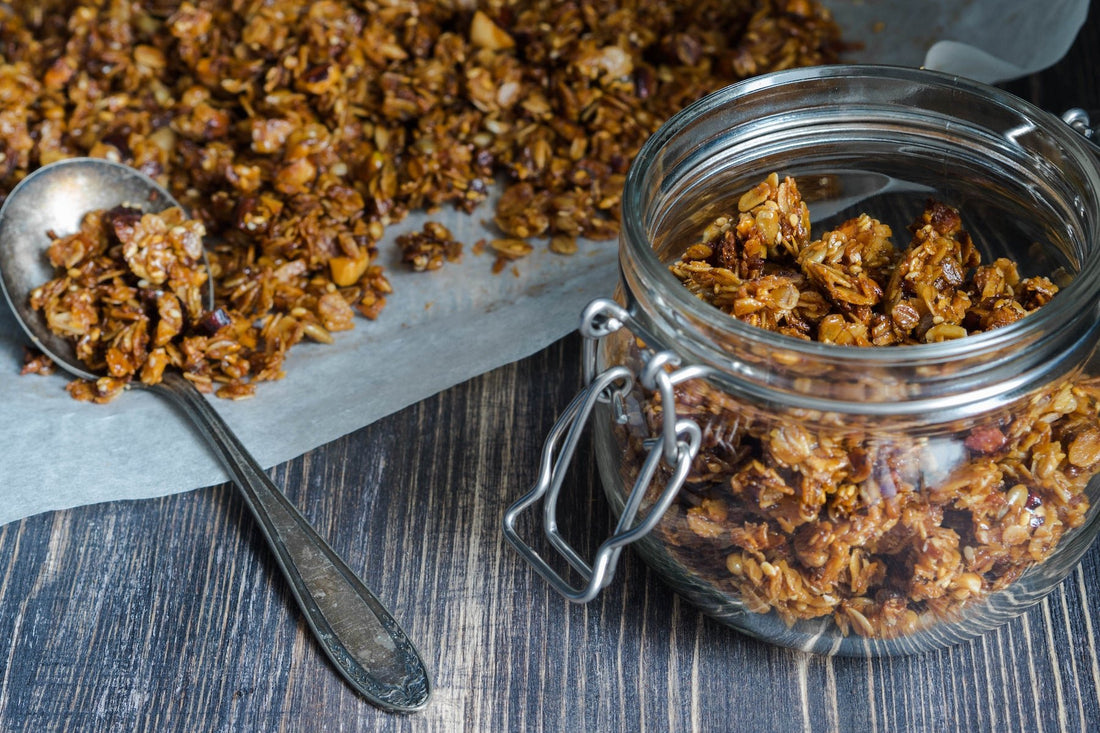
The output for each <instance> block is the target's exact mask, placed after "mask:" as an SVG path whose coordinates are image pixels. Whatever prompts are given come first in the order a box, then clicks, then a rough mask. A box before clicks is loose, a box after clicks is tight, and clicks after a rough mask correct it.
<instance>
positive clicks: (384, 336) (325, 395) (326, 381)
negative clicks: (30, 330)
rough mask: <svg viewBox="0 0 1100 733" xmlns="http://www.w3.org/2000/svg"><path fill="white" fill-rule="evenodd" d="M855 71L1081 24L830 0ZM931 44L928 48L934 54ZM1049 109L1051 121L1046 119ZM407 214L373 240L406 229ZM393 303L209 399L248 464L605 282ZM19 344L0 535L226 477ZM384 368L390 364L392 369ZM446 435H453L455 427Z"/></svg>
mask: <svg viewBox="0 0 1100 733" xmlns="http://www.w3.org/2000/svg"><path fill="white" fill-rule="evenodd" d="M826 4H827V5H829V6H830V8H832V9H833V11H834V13H835V15H836V17H837V20H838V21H839V22H841V23H842V25H843V27H844V28H845V31H846V33H847V36H848V37H849V38H851V39H858V40H862V41H863V42H864V44H865V47H864V48H863V50H862V51H860V52H858V53H856V54H853V59H852V60H855V61H875V62H881V63H892V64H902V65H910V66H912V65H922V64H923V65H927V66H929V67H930V68H936V69H940V70H943V71H949V72H952V73H957V74H960V75H963V76H971V77H973V78H978V79H981V80H983V81H1002V80H1005V79H1009V78H1012V77H1015V76H1020V75H1022V74H1026V73H1030V72H1031V71H1034V70H1038V69H1041V68H1044V67H1046V66H1048V65H1050V64H1052V63H1054V62H1055V61H1057V60H1058V59H1059V58H1061V56H1062V55H1063V54H1064V53H1065V51H1066V49H1067V48H1068V47H1069V46H1070V44H1071V43H1072V41H1073V39H1074V37H1075V36H1076V33H1077V30H1078V29H1079V28H1080V25H1081V23H1082V22H1083V21H1084V17H1085V14H1086V12H1087V9H1088V2H1087V0H1046V2H1043V3H1035V2H1032V1H1031V0H1019V1H1017V2H1008V1H1007V0H1006V1H1003V2H998V1H997V0H992V1H990V2H978V1H977V0H971V1H970V2H966V1H965V0H921V1H920V2H912V0H895V1H892V2H887V1H886V0H862V1H860V0H834V1H833V2H827V3H826ZM937 41H942V43H938V44H937ZM1056 111H1060V110H1056ZM490 211H491V210H490V209H489V208H483V209H482V210H480V211H478V212H476V213H475V214H474V216H472V217H465V216H461V215H458V214H454V213H451V212H447V213H441V214H436V215H435V216H434V217H432V218H434V219H436V220H440V221H444V222H445V223H447V224H448V226H450V227H451V229H452V231H453V232H454V233H455V235H456V237H457V238H458V239H460V241H463V242H466V243H467V245H469V244H472V243H473V242H475V241H477V240H478V239H480V238H482V237H492V236H493V235H492V234H491V233H489V232H486V231H485V229H484V227H483V226H482V224H481V219H482V218H484V217H486V216H488V215H489V212H490ZM427 218H428V217H427V216H426V215H424V214H419V215H413V216H411V217H410V218H409V219H407V220H406V221H405V222H403V223H402V224H401V225H400V226H395V227H391V228H390V230H389V231H388V233H387V241H392V238H393V237H396V236H397V235H398V234H400V233H401V232H403V231H407V230H409V229H411V228H419V227H420V226H421V225H422V223H423V221H425V220H426V219H427ZM386 245H387V242H383V243H382V244H381V246H380V251H381V252H382V256H383V262H384V263H386V264H388V265H389V267H388V273H389V277H390V279H391V282H392V283H393V285H394V288H395V291H396V292H395V294H394V295H393V296H392V297H391V298H390V300H389V304H388V305H387V307H386V309H385V311H384V312H383V314H382V316H381V318H379V320H377V321H374V322H368V321H365V320H360V321H359V322H358V324H357V327H356V329H355V330H354V331H352V332H349V333H344V334H339V335H338V340H337V342H336V344H335V345H331V346H312V345H308V346H300V347H298V348H296V349H295V350H293V351H292V352H291V356H290V359H289V362H288V364H287V377H286V378H285V379H283V380H281V381H279V382H273V383H264V384H262V385H260V386H259V388H258V390H257V396H256V397H255V398H253V399H251V400H246V401H241V402H228V401H225V400H214V401H213V402H214V405H215V407H216V409H217V410H218V411H219V413H220V414H221V415H222V416H223V417H224V418H225V420H226V422H228V423H229V425H230V426H231V427H232V428H233V429H234V430H235V431H236V432H237V434H238V436H239V437H240V439H241V440H242V442H243V443H244V444H245V445H246V446H248V448H249V450H250V451H251V452H252V453H253V455H254V456H255V457H256V459H257V460H258V461H259V462H260V463H261V464H262V465H264V466H272V465H275V464H277V463H280V462H283V461H286V460H289V459H290V458H293V457H295V456H297V455H301V454H302V453H304V452H306V451H308V450H310V449H312V448H314V447H316V446H319V445H322V444H324V443H326V442H329V441H331V440H334V439H336V438H338V437H340V436H342V435H345V434H347V433H349V432H351V431H354V430H356V429H358V428H360V427H363V426H365V425H368V424H370V423H371V422H373V421H375V420H377V419H379V418H381V417H383V416H385V415H388V414H390V413H392V412H395V411H397V410H400V409H401V408H403V407H406V406H407V405H410V404H413V403H415V402H417V401H419V400H421V399H424V398H425V397H428V396H430V395H432V394H434V393H436V392H438V391H440V390H443V389H446V388H447V387H450V386H452V385H455V384H457V383H459V382H462V381H464V380H466V379H469V378H471V377H473V376H476V375H478V374H481V373H483V372H486V371H489V370H491V369H494V368H496V367H499V366H501V365H503V364H507V363H509V362H511V361H515V360H517V359H520V358H523V357H525V356H527V355H529V354H532V353H534V352H535V351H538V350H539V349H541V348H543V347H545V346H547V345H549V344H550V343H552V342H553V341H555V340H557V339H559V338H561V337H562V336H564V335H565V334H567V333H568V332H569V331H571V330H573V329H574V328H575V327H576V324H577V319H578V317H579V315H580V312H581V309H582V308H583V307H584V305H585V304H586V303H587V302H588V301H589V300H591V299H592V298H595V297H598V296H604V295H609V294H610V293H611V292H612V289H613V288H614V286H615V282H616V277H617V271H616V267H615V259H616V245H615V243H614V242H582V243H581V250H580V252H579V253H578V254H577V255H574V256H573V257H560V256H557V255H553V254H551V253H549V252H547V251H546V250H545V248H544V247H536V252H535V254H533V255H532V256H531V257H529V258H527V259H524V260H522V261H521V262H519V263H518V265H517V267H516V269H515V272H516V273H518V274H513V271H512V269H511V268H508V269H505V271H504V272H502V273H501V274H499V275H493V274H491V273H490V265H491V262H492V256H491V255H489V254H485V255H482V256H480V257H478V256H475V255H473V254H472V253H471V252H470V251H469V246H467V251H466V254H465V256H464V258H463V261H462V262H461V263H460V264H458V265H455V264H447V265H446V266H444V267H443V269H442V270H440V271H437V272H433V273H427V274H413V273H408V272H406V271H404V270H403V269H402V268H401V267H400V266H398V265H397V264H396V263H394V262H392V261H390V262H387V260H386V258H391V259H392V258H393V257H394V256H395V254H394V249H395V248H393V247H390V246H386ZM23 343H24V337H23V334H22V331H21V330H20V329H19V327H18V325H17V324H16V322H15V320H14V318H13V316H12V315H11V314H10V313H9V312H8V311H7V309H6V308H3V307H0V524H3V523H7V522H10V521H13V520H16V519H19V518H21V517H25V516H29V515H31V514H36V513H38V512H42V511H47V510H52V509H62V508H67V507H72V506H78V505H81V504H89V503H94V502H99V501H107V500H114V499H136V498H147V497H153V496H161V495H164V494H169V493H173V492H179V491H186V490H189V489H194V488H198V487H202V486H208V485H211V484H215V483H220V482H222V481H225V480H226V478H227V477H226V473H225V472H224V470H223V469H222V468H221V466H220V465H219V464H218V463H217V460H216V458H215V456H214V455H213V453H212V452H211V451H210V450H209V449H208V448H207V447H206V445H205V444H204V443H203V441H202V440H201V438H200V437H199V435H198V434H197V433H196V432H195V431H194V429H193V428H192V427H191V426H190V424H189V423H188V422H187V421H186V420H185V419H184V418H183V417H182V416H181V415H180V414H179V413H178V412H177V411H176V410H175V409H174V408H173V407H172V406H171V405H169V404H168V403H167V402H164V401H162V400H160V399H159V398H157V397H156V396H154V395H152V394H150V393H147V392H142V391H140V390H134V391H131V392H128V393H126V394H124V395H122V396H121V397H120V398H118V399H117V400H115V401H114V402H113V403H111V404H109V405H105V406H100V405H86V404H82V403H77V402H75V401H74V400H72V399H71V398H70V397H69V396H68V393H67V392H65V390H64V385H65V383H66V382H67V378H66V377H65V376H63V375H61V374H58V375H55V376H52V377H38V376H28V377H20V376H19V369H20V365H21V363H22V353H23ZM395 365H399V367H400V368H394V367H395ZM460 427H461V426H456V429H460Z"/></svg>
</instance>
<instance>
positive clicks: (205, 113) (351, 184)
mask: <svg viewBox="0 0 1100 733" xmlns="http://www.w3.org/2000/svg"><path fill="white" fill-rule="evenodd" d="M841 50H842V46H841V42H840V37H839V32H838V28H837V26H836V24H835V23H834V22H833V20H832V19H831V17H830V16H829V14H828V13H827V11H825V10H824V9H823V8H822V6H820V5H819V4H818V3H817V2H815V1H814V0H702V2H686V1H684V0H640V1H639V0H632V1H631V2H622V0H593V1H590V2H581V3H561V2H555V1H553V0H491V1H490V0H484V1H483V2H451V1H447V0H444V1H441V2H435V1H432V2H427V1H424V0H394V1H389V0H387V1H386V2H378V1H375V0H321V1H319V2H312V1H307V0H263V1H262V2H261V1H259V0H221V1H215V0H187V1H185V2H171V1H162V0H156V1H153V2H146V3H137V2H127V1H126V0H79V1H76V0H34V1H33V2H31V1H30V0H17V1H15V2H9V3H0V200H2V199H3V197H4V195H5V194H6V193H7V192H8V191H10V190H11V188H12V187H13V186H14V185H15V184H16V183H18V181H19V180H21V179H22V178H23V177H24V176H25V175H26V174H27V173H28V172H30V171H32V170H33V169H35V168H37V167H38V166H41V165H44V164H47V163H49V162H51V161H54V160H57V159H60V158H65V157H71V156H77V155H91V156H97V157H105V158H110V159H113V160H117V161H120V162H123V163H126V164H129V165H132V166H134V167H135V168H138V169H139V170H141V171H143V172H144V173H146V174H148V175H150V176H152V177H153V178H156V179H158V180H159V181H160V182H161V183H163V184H165V185H166V187H167V188H168V189H169V190H170V191H171V192H172V193H173V195H174V196H175V197H176V198H177V200H179V201H180V202H181V204H182V205H183V206H184V207H185V209H186V210H187V211H189V212H190V213H191V215H192V216H194V217H195V218H196V219H198V220H199V221H200V222H201V223H202V225H203V226H204V227H205V229H206V231H207V233H208V251H209V255H210V259H211V266H212V277H213V279H214V282H215V286H216V298H217V303H218V305H219V306H220V307H222V308H224V309H225V310H226V311H227V312H232V313H233V314H234V315H235V316H237V315H239V316H240V317H241V318H243V319H245V320H247V321H249V322H255V323H256V324H257V325H258V326H259V327H260V328H261V330H262V329H264V328H270V329H275V330H278V329H279V328H280V326H279V325H278V322H279V321H280V320H281V319H283V318H293V319H294V320H297V321H300V320H302V318H303V317H304V318H306V319H307V320H308V321H309V322H310V323H313V324H314V325H315V326H316V327H317V328H322V326H320V325H317V324H321V323H324V322H325V320H326V319H325V317H324V314H323V313H321V312H320V311H319V310H318V308H319V306H320V303H321V302H322V298H320V297H319V294H320V293H321V292H322V291H324V292H329V293H331V292H335V293H338V295H339V297H340V298H342V299H343V300H344V302H345V303H346V304H347V306H348V308H349V309H351V310H353V311H355V312H357V313H358V314H360V315H362V316H365V317H367V318H375V317H377V316H378V315H379V313H380V312H381V311H382V309H383V308H384V306H385V302H386V296H387V295H388V294H389V293H390V292H391V288H390V285H389V283H388V281H387V279H386V275H385V272H384V271H383V268H382V267H381V266H380V264H379V259H378V257H377V245H378V244H379V241H380V240H381V239H382V237H383V235H384V233H385V229H386V226H387V225H389V224H391V223H393V222H395V221H397V220H400V219H401V218H402V217H403V216H404V215H405V214H406V213H407V212H408V211H410V210H413V209H435V208H437V207H444V206H448V207H455V208H457V209H459V210H462V211H466V212H470V211H473V210H474V209H475V208H476V207H478V206H479V205H480V204H481V203H482V202H483V201H485V200H486V198H487V196H488V194H489V191H490V188H491V187H492V186H493V185H495V184H496V182H498V181H500V182H502V185H503V189H504V190H503V195H502V196H501V198H500V199H499V204H498V206H497V207H496V210H495V212H494V213H493V214H492V216H491V220H492V223H493V226H495V227H496V229H497V230H498V231H499V237H498V238H497V239H496V240H495V241H490V242H488V243H487V246H482V247H479V248H478V251H480V250H482V249H483V250H484V251H488V252H491V253H493V254H494V255H495V257H496V265H495V267H496V268H497V269H498V270H499V269H501V268H502V267H503V266H504V264H505V263H508V262H511V261H513V260H515V259H519V258H522V257H523V256H525V255H526V254H527V253H529V252H530V251H531V250H532V247H533V246H534V245H533V244H532V243H531V242H529V241H527V240H530V239H532V238H535V239H538V238H543V239H545V240H547V241H548V242H549V244H550V247H551V249H552V250H553V251H555V252H559V253H570V252H572V251H575V249H576V239H577V237H587V238H592V239H606V238H611V237H613V236H614V235H615V234H616V232H617V230H618V217H619V198H620V194H621V190H622V186H623V181H624V177H625V173H626V171H627V168H628V166H629V165H630V163H631V160H632V159H633V157H634V155H635V154H636V153H637V151H638V149H639V148H640V146H641V145H642V143H643V142H644V141H645V139H646V138H647V137H648V136H649V135H650V134H651V133H652V132H653V131H654V130H656V128H657V127H658V126H659V125H660V124H661V123H662V122H663V121H664V120H665V119H667V118H668V117H669V116H670V115H672V114H673V113H675V112H676V111H678V110H679V109H680V108H682V107H683V106H684V105H685V104H687V103H688V102H691V101H693V100H695V99H697V98H699V97H700V96H703V95H704V94H706V93H708V92H711V91H713V90H715V89H717V88H720V87H721V86H724V85H726V84H728V83H730V82H732V81H736V80H738V79H742V78H745V77H747V76H751V75H754V74H759V73H763V72H767V71H771V70H775V69H781V68H787V67H792V66H800V65H811V64H819V63H828V62H834V61H836V60H838V54H839V53H840V51H841ZM442 234H443V232H442V231H434V232H432V231H428V232H424V233H423V234H422V235H420V236H416V237H413V238H412V241H409V242H406V243H404V245H403V247H404V249H403V252H404V257H405V261H406V262H407V263H408V264H409V266H411V267H414V268H423V269H425V270H430V269H432V268H434V267H438V266H439V265H440V264H442V263H443V262H445V261H449V260H451V259H455V258H457V256H458V255H459V253H460V252H459V251H458V250H460V248H461V245H460V244H459V243H455V242H452V241H450V240H449V238H448V237H442V238H441V237H440V236H437V235H442ZM456 246H457V250H456ZM326 302H328V301H326ZM302 311H307V312H308V313H307V314H306V315H304V316H303V315H301V314H302ZM323 328H325V329H326V330H328V329H327V326H323ZM317 333H318V334H319V335H320V338H321V340H324V339H325V338H326V336H325V335H323V334H321V332H320V331H317ZM264 351H265V353H267V354H269V355H270V360H269V362H268V363H267V364H265V365H264V368H263V369H254V370H253V373H252V374H253V378H259V377H260V375H261V374H262V375H273V374H278V373H279V370H280V365H279V363H278V361H279V360H280V359H281V358H282V351H281V350H280V349H278V348H272V347H271V345H270V344H268V345H265V346H264ZM215 379H217V377H215Z"/></svg>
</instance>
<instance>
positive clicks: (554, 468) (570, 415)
mask: <svg viewBox="0 0 1100 733" xmlns="http://www.w3.org/2000/svg"><path fill="white" fill-rule="evenodd" d="M624 326H627V327H630V328H631V330H632V331H634V332H638V331H639V329H638V326H637V323H636V322H635V321H634V319H633V318H632V316H631V315H630V313H629V312H628V311H627V310H626V309H624V308H622V307H621V306H620V305H619V304H618V303H616V302H615V301H613V300H609V299H606V298H600V299H597V300H594V301H592V302H591V303H589V304H588V306H587V307H586V308H585V309H584V313H583V315H582V318H581V324H580V327H579V329H578V330H579V331H580V333H581V335H582V336H583V337H584V339H585V340H584V370H585V371H584V379H585V384H586V386H585V387H584V388H583V389H582V390H581V391H580V392H579V393H578V394H577V396H576V397H574V398H573V400H572V401H571V402H570V403H569V405H568V406H567V407H566V408H565V411H564V412H563V413H562V415H561V416H560V417H559V418H558V420H557V422H555V423H554V427H553V428H551V429H550V433H549V435H548V436H547V438H546V442H545V443H544V444H543V448H542V456H541V459H540V461H539V474H538V476H537V478H536V479H535V483H534V486H533V487H532V488H531V490H530V491H529V492H528V493H527V494H526V495H525V496H524V497H523V498H521V499H520V500H519V501H517V502H516V503H515V504H513V505H512V506H511V507H509V508H508V511H507V513H505V515H504V522H503V525H504V536H505V538H506V539H507V540H508V541H509V542H510V543H511V544H512V545H513V546H514V547H515V548H516V550H518V551H519V553H520V554H521V555H523V557H524V559H526V560H527V562H528V563H530V564H531V566H532V567H534V569H535V571H536V572H538V574H539V575H541V576H542V577H543V578H544V579H545V580H546V581H547V582H549V583H550V584H551V586H553V588H554V589H555V590H556V591H557V592H558V593H560V594H561V595H562V596H564V597H565V598H568V599H569V600H571V601H573V602H575V603H587V602H588V601H591V600H592V599H593V598H595V597H596V595H597V594H598V593H599V592H600V590H601V589H602V588H604V587H605V586H606V585H608V583H610V582H611V579H612V577H613V576H614V573H615V566H616V564H617V563H618V560H619V555H620V553H621V552H622V548H623V547H625V546H626V545H628V544H630V543H631V542H634V541H636V540H638V539H641V538H642V537H644V536H645V535H646V534H648V533H649V532H650V531H651V530H652V529H653V528H654V527H655V526H657V523H658V522H659V521H660V520H661V517H662V516H663V515H664V513H665V510H667V509H668V507H669V506H670V505H671V504H672V500H673V499H674V498H675V496H676V494H677V492H678V491H679V490H680V487H681V486H682V485H683V483H684V479H685V478H686V477H687V474H688V471H690V470H691V462H692V460H694V458H695V456H696V454H697V453H698V452H699V446H700V443H701V442H702V431H701V430H700V428H699V426H698V425H697V424H696V423H695V422H693V421H691V420H682V419H677V417H676V413H675V410H666V411H665V413H664V416H663V421H662V425H661V434H660V436H659V437H657V438H654V439H652V440H650V441H648V445H649V452H648V453H647V454H646V458H645V461H644V462H643V463H642V467H641V471H640V472H639V474H638V478H637V480H636V481H635V482H634V486H633V487H632V488H631V490H630V493H629V495H628V496H627V499H626V504H625V506H624V507H623V512H622V515H621V516H620V517H619V521H618V523H617V524H616V525H615V530H614V533H613V534H612V535H611V537H609V538H608V539H607V540H606V541H604V543H603V544H602V545H600V547H599V549H598V550H597V551H596V556H595V559H594V560H593V562H592V565H591V566H590V565H589V564H588V563H587V562H586V561H585V560H584V559H583V558H582V557H581V556H580V554H579V553H578V552H577V551H576V550H575V549H574V548H573V547H571V546H570V545H569V543H568V542H566V540H565V538H564V537H562V536H561V533H560V532H559V531H558V523H557V516H558V509H557V507H558V497H559V495H560V493H561V488H562V484H563V482H564V479H565V473H566V470H567V469H568V467H569V463H570V462H571V461H572V459H573V454H574V452H575V451H576V448H577V445H578V443H579V442H580V437H581V434H582V432H583V429H584V426H585V424H586V423H587V422H588V418H589V417H590V416H591V414H592V410H593V408H594V407H595V406H596V403H598V402H602V403H608V402H610V403H611V404H610V409H611V410H612V419H614V420H616V421H618V422H620V423H622V422H624V421H625V420H626V419H627V418H626V414H625V410H624V408H623V404H624V403H623V400H624V398H625V396H626V395H627V394H629V392H630V390H631V389H632V388H633V386H634V381H635V375H633V374H632V373H631V371H630V370H629V369H627V368H626V367H624V366H614V367H611V368H609V369H606V370H604V371H602V372H600V373H599V374H596V373H595V365H596V358H595V357H596V346H597V345H598V343H599V341H600V340H601V339H602V338H604V337H606V336H608V335H610V334H612V333H614V332H616V331H618V330H619V329H620V328H622V327H624ZM679 363H680V359H679V357H678V356H677V355H676V354H675V353H673V352H671V351H660V352H657V353H655V354H653V355H652V356H650V357H649V359H648V360H647V361H646V363H645V366H644V367H643V369H642V373H641V374H640V375H638V382H639V384H641V386H642V387H644V388H645V389H648V390H652V391H656V392H659V393H660V394H661V399H662V401H663V404H665V405H673V404H675V402H674V399H673V387H674V386H675V385H676V384H677V383H679V382H681V381H684V380H686V379H691V378H694V377H698V376H702V375H703V370H701V369H700V368H697V367H687V368H683V369H679V370H675V371H670V368H674V367H677V366H679ZM559 443H561V449H560V452H559V451H558V445H559ZM555 454H556V455H555ZM662 461H663V462H664V463H666V464H667V465H668V466H670V467H671V468H672V474H671V475H670V477H669V480H668V483H667V484H666V485H665V487H664V489H663V490H662V491H661V493H660V496H659V497H658V498H657V501H656V502H655V503H654V504H653V506H652V507H650V509H649V512H648V513H647V514H646V515H645V516H644V517H643V518H642V519H641V520H640V521H639V522H638V524H637V525H634V522H635V517H636V515H637V513H638V510H639V508H640V507H641V504H642V500H643V499H644V497H645V495H646V493H647V491H648V489H649V486H650V484H651V483H652V481H653V477H654V476H655V475H656V473H657V469H658V468H659V467H660V465H661V463H662ZM540 499H541V500H543V522H542V524H543V533H544V534H545V535H546V537H547V539H549V541H550V544H551V545H552V546H553V548H554V549H555V550H557V552H558V554H560V555H561V556H562V557H564V558H565V560H566V562H568V563H569V565H570V566H571V567H572V568H573V569H574V570H576V571H577V573H578V574H579V575H580V576H581V577H582V578H583V579H584V584H583V585H579V586H576V587H575V586H573V585H571V584H570V583H569V581H567V580H566V579H565V578H564V577H562V575H561V574H560V573H558V572H557V571H555V570H554V569H553V568H552V567H551V566H550V564H549V563H548V562H547V561H546V560H545V559H544V558H543V557H542V555H540V554H539V553H538V551H537V550H535V549H534V548H533V547H531V545H529V544H528V543H527V542H525V541H524V540H523V539H521V538H520V536H519V534H518V532H517V531H516V522H517V520H518V519H519V516H520V515H521V514H522V513H523V512H524V511H526V510H527V509H528V508H530V507H532V506H533V505H534V504H535V503H537V502H538V501H539V500H540Z"/></svg>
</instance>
